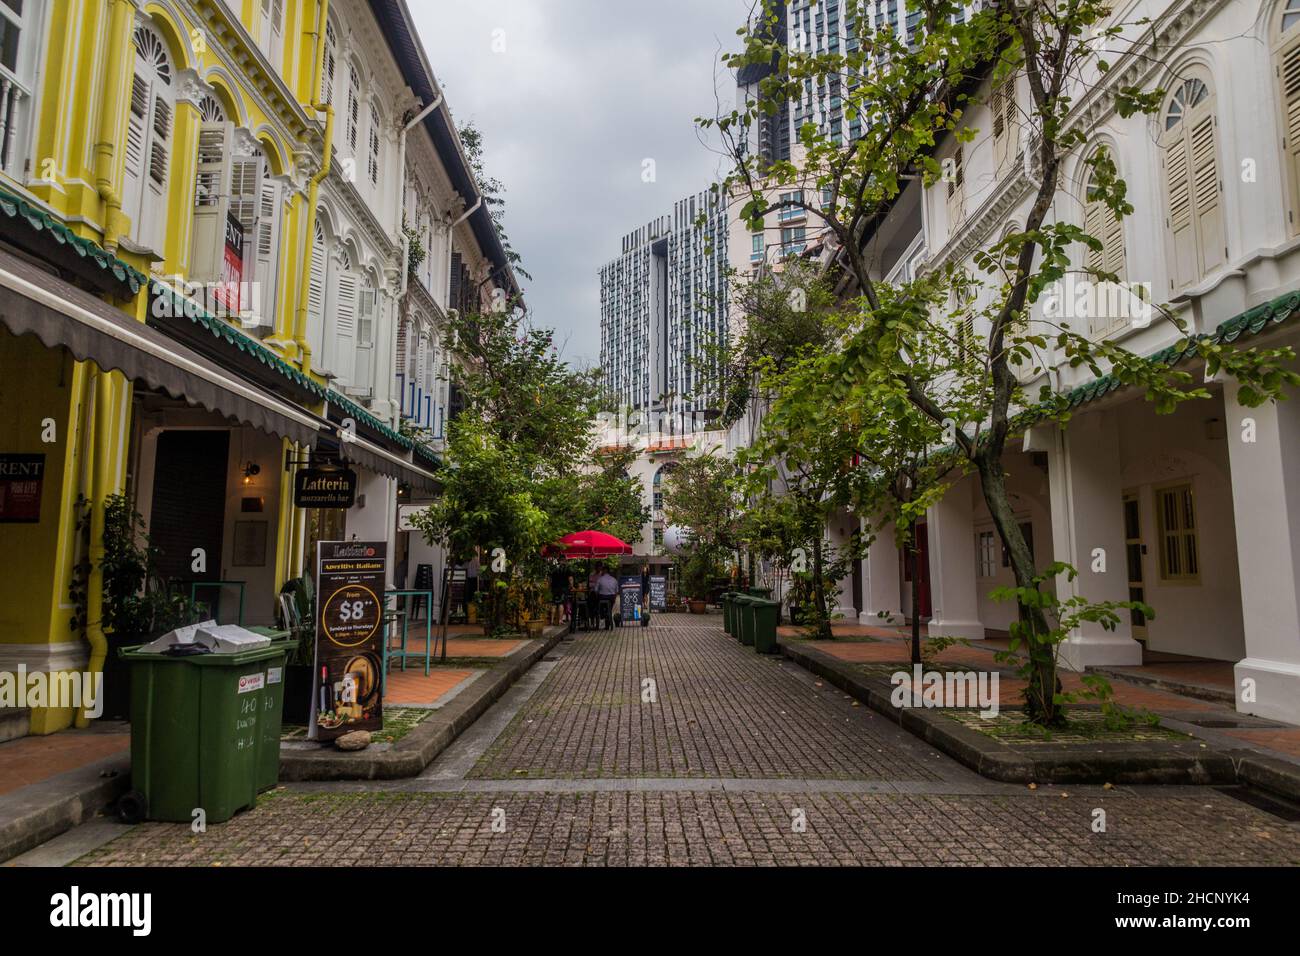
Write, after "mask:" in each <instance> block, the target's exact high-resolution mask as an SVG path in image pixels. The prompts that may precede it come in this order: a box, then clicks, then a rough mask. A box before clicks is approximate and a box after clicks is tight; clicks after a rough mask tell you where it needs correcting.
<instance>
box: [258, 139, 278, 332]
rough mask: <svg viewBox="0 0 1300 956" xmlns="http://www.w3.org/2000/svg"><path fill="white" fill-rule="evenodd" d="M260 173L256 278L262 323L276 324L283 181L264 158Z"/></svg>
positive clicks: (267, 324) (266, 324)
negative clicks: (276, 175) (280, 182)
mask: <svg viewBox="0 0 1300 956" xmlns="http://www.w3.org/2000/svg"><path fill="white" fill-rule="evenodd" d="M259 173H260V175H259V177H258V194H257V219H256V225H255V226H254V229H253V234H254V237H253V242H254V250H253V252H254V255H255V256H256V257H257V261H256V263H255V264H254V266H253V278H255V279H256V280H257V281H258V283H259V284H260V286H261V288H260V291H261V300H260V301H259V303H258V306H259V317H260V319H261V322H260V323H259V324H261V325H265V326H274V325H275V307H276V302H277V300H278V296H277V294H276V293H277V291H278V290H277V289H276V285H277V279H278V272H279V261H280V212H281V203H280V184H279V183H278V182H276V181H275V180H274V179H272V178H271V175H270V174H271V170H270V167H269V166H268V165H267V162H266V160H265V159H263V160H262V163H261V169H260V171H259Z"/></svg>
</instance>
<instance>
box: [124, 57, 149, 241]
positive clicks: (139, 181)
mask: <svg viewBox="0 0 1300 956" xmlns="http://www.w3.org/2000/svg"><path fill="white" fill-rule="evenodd" d="M151 102H152V97H151V95H150V92H149V81H148V80H146V79H145V78H144V77H142V76H141V75H140V74H139V73H135V74H134V75H132V77H131V106H130V110H129V111H128V114H127V125H126V172H125V178H124V179H123V185H122V208H123V210H125V211H126V213H127V215H129V216H131V218H132V220H133V221H135V220H138V218H139V215H140V199H141V197H142V196H143V194H144V177H145V150H146V148H147V146H148V140H149V104H150V103H151Z"/></svg>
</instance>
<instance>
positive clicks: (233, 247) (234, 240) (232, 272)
mask: <svg viewBox="0 0 1300 956" xmlns="http://www.w3.org/2000/svg"><path fill="white" fill-rule="evenodd" d="M243 278H244V227H243V226H242V225H240V223H239V220H238V219H236V218H235V217H234V216H232V215H230V214H229V213H227V214H226V246H225V252H224V254H223V255H222V259H221V284H220V286H218V287H217V290H216V292H215V293H214V295H215V297H216V299H217V301H218V302H219V303H221V304H222V305H223V306H225V308H226V310H227V311H228V312H231V313H238V312H239V310H240V301H239V283H240V282H242V281H243Z"/></svg>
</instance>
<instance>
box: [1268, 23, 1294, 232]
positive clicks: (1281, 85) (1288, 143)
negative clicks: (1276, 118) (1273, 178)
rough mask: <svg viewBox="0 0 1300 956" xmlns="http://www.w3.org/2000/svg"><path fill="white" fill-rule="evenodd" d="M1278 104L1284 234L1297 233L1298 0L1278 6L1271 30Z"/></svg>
mask: <svg viewBox="0 0 1300 956" xmlns="http://www.w3.org/2000/svg"><path fill="white" fill-rule="evenodd" d="M1273 62H1274V64H1275V65H1276V67H1277V83H1278V105H1279V106H1280V107H1281V110H1282V116H1281V121H1282V164H1283V167H1284V174H1283V175H1284V176H1285V179H1286V189H1287V231H1288V232H1289V233H1290V234H1291V235H1296V234H1297V233H1300V0H1283V2H1282V3H1280V4H1278V7H1277V13H1276V14H1275V20H1274V28H1273Z"/></svg>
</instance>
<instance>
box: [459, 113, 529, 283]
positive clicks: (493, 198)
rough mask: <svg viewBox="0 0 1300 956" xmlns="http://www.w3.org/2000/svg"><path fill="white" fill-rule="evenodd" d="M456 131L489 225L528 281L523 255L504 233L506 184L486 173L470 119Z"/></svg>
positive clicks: (476, 130) (477, 132)
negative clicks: (488, 216) (481, 197)
mask: <svg viewBox="0 0 1300 956" xmlns="http://www.w3.org/2000/svg"><path fill="white" fill-rule="evenodd" d="M457 132H458V133H459V134H460V144H461V145H462V146H463V147H465V156H466V157H467V158H468V159H469V165H470V168H471V169H473V170H474V182H475V183H477V184H478V188H479V192H480V193H482V194H483V205H484V206H486V207H487V211H488V215H490V216H491V217H492V225H494V226H495V227H496V230H497V234H498V235H499V236H500V237H501V246H502V248H503V249H505V251H506V261H508V262H509V263H510V265H511V267H512V268H513V269H514V270H515V272H517V273H519V275H521V276H523V277H524V278H525V279H527V280H528V281H530V282H531V281H532V279H533V277H532V276H531V275H529V274H528V270H527V269H525V268H524V260H523V257H522V256H520V255H519V253H518V252H516V251H515V248H514V246H512V245H511V244H510V237H509V236H507V235H506V226H505V220H506V187H505V184H504V183H502V182H501V180H499V179H497V178H496V177H495V176H489V175H488V172H487V166H486V164H485V163H484V160H483V133H482V132H481V131H480V130H479V128H478V127H477V126H476V125H475V124H474V122H473V121H470V122H468V123H466V124H465V125H464V126H462V127H461V128H460V129H459V130H457Z"/></svg>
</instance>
